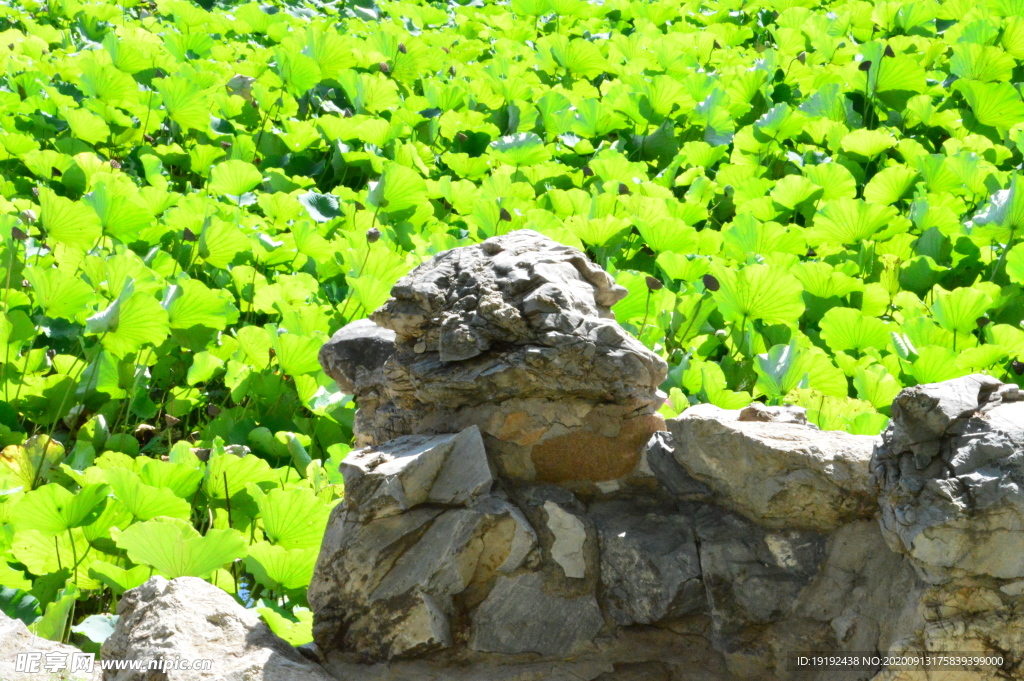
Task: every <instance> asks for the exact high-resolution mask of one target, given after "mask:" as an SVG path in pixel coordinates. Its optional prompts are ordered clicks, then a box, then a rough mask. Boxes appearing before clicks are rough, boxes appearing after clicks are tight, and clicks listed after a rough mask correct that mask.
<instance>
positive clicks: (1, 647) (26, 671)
mask: <svg viewBox="0 0 1024 681" xmlns="http://www.w3.org/2000/svg"><path fill="white" fill-rule="evenodd" d="M25 653H28V656H26V657H23V658H22V659H23V661H24V662H23V664H24V665H25V666H21V667H20V668H19V664H18V662H19V660H18V655H19V654H25ZM94 657H95V656H93V655H90V654H86V653H83V652H82V651H81V650H79V649H78V648H75V647H74V646H68V645H64V644H62V643H58V642H56V641H49V640H47V639H45V638H40V637H39V636H36V635H35V634H33V633H32V632H30V631H29V630H28V627H26V626H25V623H24V622H22V621H21V620H16V619H11V618H10V617H8V616H7V615H5V614H4V613H3V612H0V679H3V680H4V681H33V680H35V679H40V678H44V677H45V678H52V679H62V680H63V679H66V680H67V681H100V679H102V677H103V675H102V672H100V667H99V665H98V664H94ZM48 664H49V665H54V666H53V669H54V672H53V673H52V674H48V673H47V666H46V665H48ZM33 665H38V666H35V667H33ZM80 665H81V666H80ZM33 669H34V671H33ZM73 669H74V670H76V671H74V672H72V670H73Z"/></svg>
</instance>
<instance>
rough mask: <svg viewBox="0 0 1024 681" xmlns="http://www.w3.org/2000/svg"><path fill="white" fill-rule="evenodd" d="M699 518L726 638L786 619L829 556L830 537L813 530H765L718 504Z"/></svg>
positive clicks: (705, 573) (708, 577)
mask: <svg viewBox="0 0 1024 681" xmlns="http://www.w3.org/2000/svg"><path fill="white" fill-rule="evenodd" d="M695 520H696V526H695V529H696V534H697V538H698V539H699V541H700V566H701V575H702V578H703V580H704V586H705V588H706V590H707V596H708V604H709V606H710V609H711V618H712V621H713V622H714V624H715V629H716V631H717V632H720V633H721V634H722V635H723V636H724V637H729V636H733V635H735V634H737V633H738V632H740V631H741V630H742V629H743V628H744V627H746V626H747V625H748V624H751V623H769V622H776V621H779V620H781V619H784V618H785V617H787V616H788V615H789V614H790V612H791V611H792V609H793V605H794V603H795V602H796V599H797V596H798V595H799V594H800V592H801V590H802V589H803V588H804V587H806V586H808V585H810V583H811V581H812V580H813V578H814V576H815V575H816V574H817V572H818V566H819V565H820V563H821V561H822V559H823V558H824V556H825V538H824V537H822V536H821V535H819V534H816V533H813V532H800V531H796V530H789V531H780V532H770V531H766V530H765V529H764V528H762V527H758V526H757V525H755V524H753V523H751V522H749V521H747V520H745V519H743V518H741V517H739V516H736V515H733V514H731V513H725V512H723V511H722V510H721V509H719V508H716V507H714V506H701V507H700V508H698V509H697V510H696V518H695Z"/></svg>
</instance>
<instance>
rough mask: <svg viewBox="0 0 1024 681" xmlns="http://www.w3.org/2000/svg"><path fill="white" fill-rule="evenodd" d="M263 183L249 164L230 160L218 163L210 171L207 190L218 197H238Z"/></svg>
mask: <svg viewBox="0 0 1024 681" xmlns="http://www.w3.org/2000/svg"><path fill="white" fill-rule="evenodd" d="M261 182H263V174H262V173H260V171H259V170H258V169H257V168H256V166H254V165H253V164H251V163H246V162H245V161H238V160H231V161H224V162H223V163H218V164H217V165H215V166H214V167H213V170H212V171H210V184H209V185H208V188H209V190H210V191H211V192H213V193H214V194H218V195H220V196H233V197H238V196H241V195H242V194H245V193H246V192H250V191H252V190H253V189H255V188H256V187H257V186H258V185H259V184H260V183H261Z"/></svg>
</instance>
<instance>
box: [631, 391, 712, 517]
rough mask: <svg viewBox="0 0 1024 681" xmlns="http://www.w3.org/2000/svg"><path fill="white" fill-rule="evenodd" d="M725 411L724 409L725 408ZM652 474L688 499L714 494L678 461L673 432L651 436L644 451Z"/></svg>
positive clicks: (664, 484) (692, 499)
mask: <svg viewBox="0 0 1024 681" xmlns="http://www.w3.org/2000/svg"><path fill="white" fill-rule="evenodd" d="M723 411H724V410H723ZM644 455H645V457H646V461H647V466H648V467H649V468H650V471H651V475H652V476H653V477H654V478H655V479H656V480H657V481H658V482H659V483H660V484H661V486H662V487H664V488H665V489H666V490H668V491H669V492H671V493H672V494H674V495H675V496H677V497H679V498H680V499H684V500H688V501H709V500H711V498H712V497H713V496H714V492H713V491H712V490H711V488H710V487H708V486H707V485H705V484H704V483H703V482H701V481H699V480H695V479H694V478H693V476H691V475H690V474H689V473H687V472H686V469H685V468H683V467H682V465H681V464H680V463H679V462H678V461H676V448H675V442H674V441H673V439H672V434H671V433H669V432H668V431H661V432H658V433H655V434H654V435H652V436H651V439H650V440H649V441H648V442H647V448H646V450H645V452H644Z"/></svg>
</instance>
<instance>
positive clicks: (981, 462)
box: [872, 374, 1024, 584]
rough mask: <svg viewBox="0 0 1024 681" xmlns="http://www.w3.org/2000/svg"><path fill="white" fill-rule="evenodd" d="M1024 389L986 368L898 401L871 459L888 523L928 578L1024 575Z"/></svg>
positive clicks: (893, 542) (896, 542)
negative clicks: (1003, 381) (1005, 382)
mask: <svg viewBox="0 0 1024 681" xmlns="http://www.w3.org/2000/svg"><path fill="white" fill-rule="evenodd" d="M1022 398H1024V396H1022V395H1021V393H1020V390H1019V389H1018V388H1017V386H1016V385H1003V384H1001V383H1000V382H999V381H997V380H995V379H993V378H991V377H989V376H984V375H980V374H979V375H973V376H966V377H963V378H959V379H956V380H953V381H947V382H946V383H940V384H932V385H921V386H915V387H913V388H908V389H907V390H904V391H903V392H902V393H900V394H899V395H898V396H897V398H896V400H895V401H894V402H893V406H892V422H891V424H890V425H889V428H888V430H887V431H886V433H885V438H884V440H885V441H884V444H883V445H882V446H881V447H879V448H878V451H877V453H876V456H875V458H874V459H873V461H872V466H873V471H874V474H875V476H876V477H877V479H878V483H879V486H880V488H881V496H880V498H879V503H880V508H881V522H882V528H883V530H884V532H885V536H886V539H887V540H888V541H889V545H890V546H891V547H892V548H893V550H896V551H900V552H902V553H905V554H906V555H908V556H910V558H911V559H912V560H913V562H914V565H915V566H916V567H917V568H918V570H919V571H920V573H921V575H922V577H924V578H925V579H926V580H928V581H929V582H932V583H936V584H939V583H943V582H946V581H948V580H950V579H953V578H956V577H972V576H977V577H993V578H996V579H1004V580H1018V579H1022V578H1024V493H1022V491H1021V486H1022V485H1024V399H1022Z"/></svg>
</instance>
